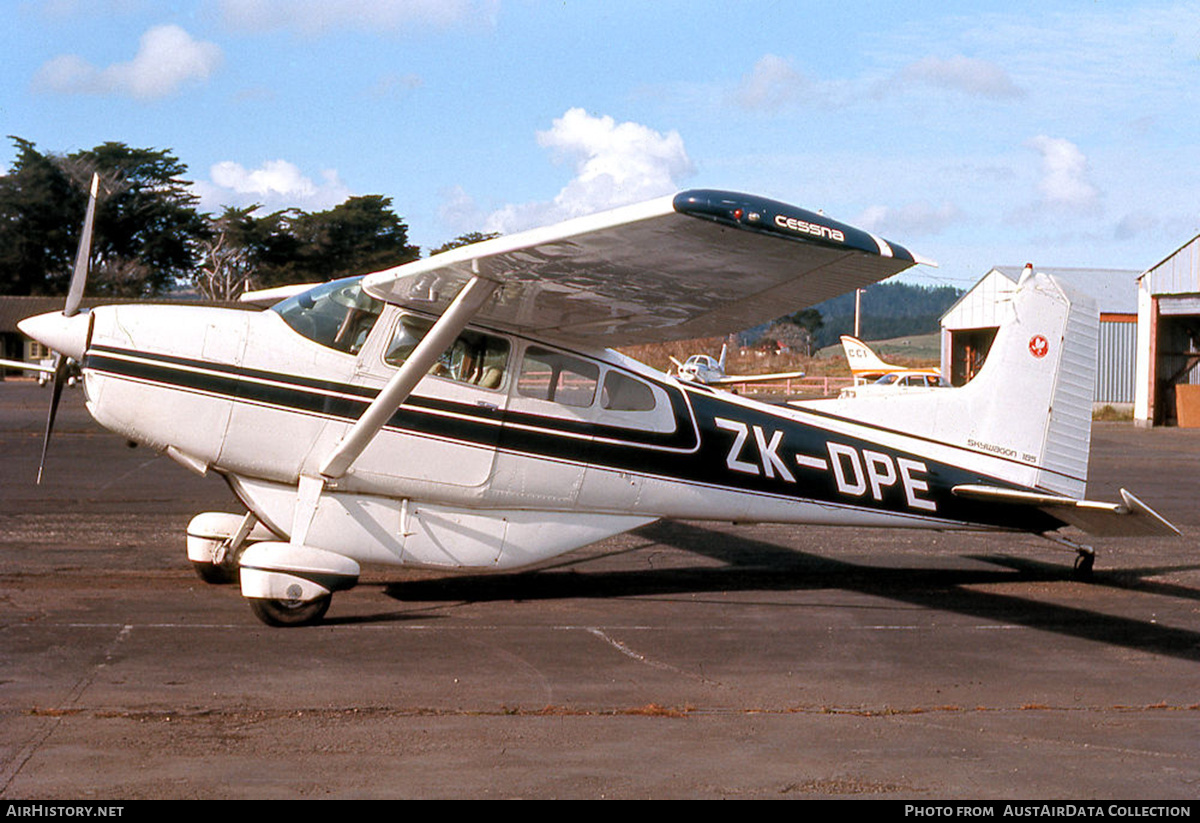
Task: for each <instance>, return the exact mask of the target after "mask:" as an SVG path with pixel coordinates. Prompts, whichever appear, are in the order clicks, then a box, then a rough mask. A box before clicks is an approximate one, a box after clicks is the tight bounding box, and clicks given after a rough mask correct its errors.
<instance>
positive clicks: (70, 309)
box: [37, 174, 100, 486]
mask: <svg viewBox="0 0 1200 823" xmlns="http://www.w3.org/2000/svg"><path fill="white" fill-rule="evenodd" d="M99 192H100V175H99V174H93V175H92V188H91V192H90V193H89V194H88V204H87V213H86V214H85V215H84V218H83V230H82V231H81V232H80V234H79V248H77V249H76V250H75V271H73V272H72V273H71V286H70V288H69V289H68V290H67V302H66V305H64V306H63V317H74V316H75V315H76V314H78V313H79V304H80V303H81V302H82V301H83V289H84V286H85V285H87V275H88V263H89V260H90V258H91V255H92V227H93V225H94V224H95V219H96V196H97V195H98V194H99ZM89 337H90V333H89ZM70 373H71V358H69V357H67V356H66V355H64V354H62V353H61V352H55V353H54V392H53V394H51V396H50V414H49V415H47V416H46V436H45V437H43V438H42V459H41V461H40V462H39V463H38V473H37V484H38V485H39V486H40V485H41V484H42V471H43V470H44V469H45V468H46V452H47V451H48V450H49V449H50V434H51V433H52V432H53V431H54V417H55V415H57V414H58V401H59V400H60V399H62V390H63V386H64V385H66V382H67V378H68V376H69V375H70Z"/></svg>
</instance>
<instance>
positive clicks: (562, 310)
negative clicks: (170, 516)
mask: <svg viewBox="0 0 1200 823" xmlns="http://www.w3.org/2000/svg"><path fill="white" fill-rule="evenodd" d="M81 259H82V260H86V256H83V257H82V258H81ZM917 262H921V261H920V258H918V257H916V256H914V255H913V254H911V253H910V252H908V251H907V250H905V249H904V248H902V247H900V246H897V245H894V244H890V243H887V242H885V241H883V240H880V239H877V238H875V237H874V236H872V235H870V234H867V233H866V232H863V231H860V230H858V229H854V228H852V227H850V226H847V225H844V224H841V223H837V222H835V221H832V220H829V219H827V218H825V217H824V216H821V215H817V214H814V213H811V212H806V211H803V210H801V209H798V208H795V207H793V206H789V205H786V204H783V203H778V202H774V201H770V200H765V199H762V198H758V197H753V196H749V195H742V194H732V193H727V192H718V191H707V190H693V191H685V192H682V193H680V194H678V195H676V196H674V197H665V198H661V199H657V200H653V201H649V202H646V203H642V204H638V205H634V206H629V207H626V208H621V209H616V210H614V211H609V212H605V213H601V214H595V215H592V216H589V217H584V218H579V219H575V220H570V221H567V222H565V223H561V224H558V225H555V226H551V227H548V228H542V229H537V230H533V231H529V232H525V233H522V234H516V235H510V236H506V237H500V238H496V239H493V240H488V241H486V242H482V243H477V244H474V245H471V246H466V247H462V248H459V249H454V250H451V251H447V252H445V253H443V254H439V255H436V256H434V257H430V258H427V259H423V260H419V261H416V262H413V263H408V264H405V265H402V266H398V267H396V268H393V269H388V270H385V271H380V272H376V273H374V274H369V275H367V276H365V277H361V278H350V279H346V280H339V281H334V282H331V283H326V284H323V285H320V286H317V287H316V288H313V289H311V290H309V291H307V292H304V293H302V294H299V295H296V296H294V297H292V298H290V299H287V300H285V301H283V302H281V303H279V304H277V305H276V306H274V307H273V308H272V309H270V310H267V311H263V312H250V311H239V310H231V309H224V308H208V307H192V306H177V305H145V304H143V305H108V306H100V307H97V308H95V309H92V310H91V311H90V312H87V313H80V312H78V298H77V296H76V295H77V294H78V293H80V292H81V291H82V276H78V277H76V278H75V279H76V281H78V282H73V283H72V288H71V295H72V296H71V297H68V300H67V304H66V308H65V310H64V311H63V312H61V313H60V312H51V313H48V314H44V315H39V316H36V317H32V318H27V319H25V320H24V321H22V322H21V328H22V330H24V331H25V332H26V333H27V334H29V335H31V336H32V337H34V338H36V339H37V340H40V341H41V342H43V343H44V344H46V345H47V346H49V347H50V348H51V349H53V350H54V351H56V352H59V353H60V357H61V358H63V359H65V358H66V357H70V358H74V359H75V360H77V361H78V362H79V363H80V364H81V366H82V371H83V376H84V390H85V393H86V398H87V408H88V410H89V412H90V413H91V414H92V416H93V417H94V418H95V419H96V420H97V421H98V422H99V423H100V424H101V425H103V426H105V427H107V428H109V429H111V430H112V431H114V432H116V433H118V434H119V435H121V436H123V437H126V438H130V439H132V440H135V441H137V442H139V443H143V444H146V445H148V446H150V447H152V448H154V449H160V450H162V451H164V452H165V453H166V454H168V455H170V456H171V457H172V458H173V459H175V460H176V461H178V462H179V463H181V464H182V465H184V466H186V467H187V468H189V469H192V470H193V471H196V472H198V473H201V474H204V473H208V472H214V473H216V474H219V475H220V476H222V477H223V478H224V479H225V480H226V481H227V482H228V484H229V487H230V489H231V491H232V492H233V494H234V495H235V496H236V497H237V498H238V500H239V501H241V503H242V504H243V505H244V507H245V508H246V510H247V511H246V513H245V514H241V513H220V512H209V513H205V514H201V515H198V516H197V517H196V518H194V519H193V520H192V522H191V524H190V525H189V527H188V556H189V558H190V559H191V560H192V561H193V563H195V564H196V566H197V568H198V570H199V571H200V572H201V574H202V576H204V577H205V578H206V579H210V580H220V579H240V585H241V592H242V594H243V595H244V596H245V597H247V598H248V599H249V601H250V604H251V607H252V609H253V611H254V613H255V614H256V615H257V616H258V617H259V618H260V619H262V620H263V621H264V622H266V623H268V624H270V625H284V626H286V625H300V624H309V623H314V622H317V621H319V620H321V619H322V617H323V616H324V614H325V613H326V610H327V609H328V607H329V604H330V598H331V595H332V594H333V593H335V592H339V591H342V590H345V589H349V588H351V587H352V586H354V585H355V584H356V582H357V581H358V579H359V574H360V568H361V566H362V565H363V564H390V565H417V566H424V567H435V568H453V569H460V570H474V569H516V568H521V567H525V566H529V565H531V564H535V563H538V562H539V561H543V560H545V559H547V558H551V557H554V556H557V555H560V554H562V553H564V552H568V551H571V550H572V549H575V548H578V547H580V546H584V545H586V544H589V543H593V542H595V541H598V540H602V539H604V538H606V537H609V536H611V535H615V534H618V533H621V532H624V531H627V530H629V529H633V528H636V527H639V526H642V525H644V524H647V523H650V522H653V521H655V520H657V519H659V518H680V519H692V520H719V521H737V522H780V523H795V524H807V523H813V524H825V525H829V524H838V525H847V526H857V527H876V526H894V527H903V528H927V529H985V530H1009V531H1016V532H1032V533H1037V534H1044V535H1048V536H1051V537H1053V536H1054V535H1053V534H1052V533H1053V532H1054V531H1055V530H1057V529H1059V528H1060V527H1063V526H1066V525H1068V524H1070V525H1075V526H1079V527H1082V528H1084V529H1087V530H1089V531H1092V532H1095V533H1100V534H1173V533H1177V532H1176V531H1175V529H1174V527H1172V526H1171V525H1170V524H1169V523H1167V522H1166V521H1165V520H1163V519H1162V518H1161V517H1159V516H1158V515H1157V514H1155V513H1154V512H1153V511H1151V510H1150V509H1149V508H1148V507H1146V506H1145V505H1143V504H1142V503H1141V502H1139V501H1138V500H1137V499H1136V498H1135V497H1133V495H1131V494H1129V493H1128V492H1125V491H1122V493H1121V497H1122V502H1121V503H1117V504H1111V503H1096V502H1091V501H1087V500H1082V499H1080V498H1081V497H1082V493H1083V491H1084V485H1085V478H1086V474H1087V457H1088V445H1089V436H1090V420H1091V418H1090V411H1091V396H1092V389H1091V382H1092V379H1093V377H1092V375H1091V374H1090V373H1089V372H1087V371H1086V370H1083V371H1081V372H1080V373H1073V374H1071V375H1070V377H1071V379H1070V380H1058V379H1057V375H1058V374H1059V372H1060V369H1062V368H1063V367H1064V366H1065V365H1067V364H1091V363H1094V362H1095V357H1094V348H1095V332H1096V328H1097V314H1096V312H1095V308H1094V305H1092V304H1087V303H1085V302H1084V301H1083V300H1082V299H1080V298H1076V297H1074V296H1068V295H1067V293H1066V292H1065V290H1063V289H1062V288H1060V287H1059V286H1058V285H1057V284H1056V283H1055V282H1054V281H1053V280H1051V279H1050V278H1048V277H1044V276H1039V277H1037V278H1033V279H1031V280H1030V281H1029V282H1027V283H1025V284H1023V286H1022V287H1020V288H1018V290H1017V295H1016V296H1015V298H1014V299H1015V300H1017V301H1018V303H1019V310H1018V311H1015V312H1013V313H1012V315H1013V317H1014V320H1013V322H1012V323H1011V324H1009V326H1007V327H1005V328H1003V329H1002V330H1001V331H1000V332H999V334H998V335H997V338H996V342H995V345H994V347H993V350H992V354H991V355H990V356H989V358H988V361H987V364H986V366H985V367H984V369H983V371H982V373H981V374H980V376H979V377H977V378H976V379H975V380H974V381H972V382H971V383H970V384H969V385H967V386H966V387H964V388H961V389H953V390H950V389H948V390H946V391H944V392H933V393H928V394H923V395H921V396H919V397H918V396H913V397H911V398H908V397H900V398H895V401H894V402H899V403H905V401H910V402H909V406H911V408H909V407H906V408H905V409H901V410H900V411H899V412H897V408H896V406H895V405H886V406H880V405H878V404H876V403H874V402H872V401H871V400H865V401H860V402H857V403H855V404H848V403H842V402H841V401H837V400H830V401H822V402H814V403H811V404H809V405H807V406H805V407H802V408H796V407H780V406H771V405H766V404H762V403H757V402H754V401H752V400H748V399H745V398H742V397H738V396H735V395H732V394H728V393H725V392H718V391H714V390H712V389H710V388H707V387H704V386H700V385H696V384H692V383H686V382H681V381H677V380H675V379H673V378H670V377H668V376H666V375H664V374H662V373H660V372H657V371H654V370H653V369H650V368H648V367H646V366H644V365H642V364H640V363H637V362H635V361H633V360H631V359H629V358H627V357H624V356H622V355H621V354H619V353H617V352H615V351H614V350H613V349H612V348H610V347H613V346H621V345H632V344H639V343H647V342H654V341H665V340H676V339H689V338H696V337H711V336H717V335H724V334H728V333H730V332H732V331H734V330H737V329H743V328H748V327H750V326H753V325H755V324H757V323H759V322H762V321H764V320H766V319H770V318H772V317H775V316H777V315H778V313H779V306H781V305H785V306H789V307H796V306H807V305H812V304H815V303H819V302H821V301H822V300H826V299H828V298H830V297H833V296H835V295H836V294H839V293H842V292H845V291H849V290H851V289H854V288H858V287H862V286H865V285H867V284H869V283H871V282H874V281H877V280H881V279H884V278H886V277H890V276H891V275H894V274H896V273H897V272H899V271H902V270H904V269H907V268H909V267H911V266H912V265H914V264H916V263H917ZM85 268H86V264H83V265H82V266H80V267H77V273H79V272H82V271H83V269H85ZM1030 339H1036V340H1046V341H1052V342H1049V343H1048V345H1047V347H1046V348H1045V349H1044V350H1041V349H1039V351H1042V354H1041V355H1040V356H1036V357H1034V356H1031V351H1032V349H1031V347H1030V345H1029V340H1030ZM60 377H61V375H60ZM55 397H57V393H56V395H55ZM53 409H54V403H53V402H52V405H51V421H52V419H53ZM1047 418H1048V419H1047ZM1068 545H1069V546H1070V547H1071V548H1072V549H1073V550H1075V551H1076V552H1077V553H1078V560H1077V566H1080V567H1082V568H1084V569H1088V568H1090V566H1091V563H1092V558H1093V556H1094V555H1093V551H1092V549H1091V548H1090V547H1087V546H1079V545H1077V544H1074V543H1068Z"/></svg>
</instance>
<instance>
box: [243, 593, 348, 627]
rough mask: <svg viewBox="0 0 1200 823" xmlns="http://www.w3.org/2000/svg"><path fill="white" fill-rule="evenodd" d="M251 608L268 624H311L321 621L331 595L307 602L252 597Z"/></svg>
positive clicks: (276, 625) (286, 625)
mask: <svg viewBox="0 0 1200 823" xmlns="http://www.w3.org/2000/svg"><path fill="white" fill-rule="evenodd" d="M248 599H249V600H250V610H251V611H253V612H254V616H255V617H257V618H258V619H259V620H261V621H262V622H264V623H266V624H267V625H268V626H275V627H279V628H287V627H289V626H311V625H313V624H316V623H320V622H321V618H323V617H324V616H325V612H327V611H329V602H330V600H332V599H333V598H332V597H330V596H329V595H326V596H325V597H318V598H317V599H316V600H310V601H308V602H306V603H299V602H297V601H295V600H268V599H266V598H262V597H251V598H248Z"/></svg>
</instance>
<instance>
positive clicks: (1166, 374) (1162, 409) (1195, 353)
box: [1133, 235, 1200, 426]
mask: <svg viewBox="0 0 1200 823" xmlns="http://www.w3.org/2000/svg"><path fill="white" fill-rule="evenodd" d="M1137 284H1138V289H1137V309H1138V340H1137V378H1136V389H1137V392H1136V395H1137V396H1136V399H1135V401H1134V410H1133V416H1134V420H1135V421H1136V422H1138V423H1139V424H1141V425H1145V426H1153V425H1166V424H1171V423H1178V424H1180V425H1200V419H1197V417H1194V416H1193V414H1192V412H1193V411H1196V412H1198V413H1200V397H1195V396H1193V395H1195V394H1196V393H1197V392H1200V368H1198V367H1197V366H1198V364H1200V235H1197V236H1196V237H1193V238H1192V239H1191V240H1190V241H1189V242H1188V243H1185V244H1184V245H1183V246H1182V247H1180V248H1179V249H1177V250H1176V251H1175V252H1173V253H1172V254H1171V255H1170V256H1168V257H1167V258H1166V259H1164V260H1163V261H1161V262H1160V263H1158V264H1156V265H1154V266H1151V267H1150V268H1149V269H1147V270H1146V271H1145V273H1143V274H1142V276H1141V277H1139V278H1138V281H1137ZM1193 386H1195V387H1197V388H1195V389H1193V388H1191V387H1193Z"/></svg>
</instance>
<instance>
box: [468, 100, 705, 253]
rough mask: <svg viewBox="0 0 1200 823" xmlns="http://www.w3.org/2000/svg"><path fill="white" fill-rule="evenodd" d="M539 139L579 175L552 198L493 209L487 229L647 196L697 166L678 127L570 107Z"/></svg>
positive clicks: (508, 228)
mask: <svg viewBox="0 0 1200 823" xmlns="http://www.w3.org/2000/svg"><path fill="white" fill-rule="evenodd" d="M537 140H538V144H539V145H541V146H543V147H545V148H548V149H551V150H553V151H554V153H555V155H556V159H559V160H569V161H570V162H572V163H573V164H574V168H575V176H574V177H573V178H572V179H571V181H570V182H568V183H567V185H566V186H564V187H563V189H562V190H561V191H560V192H559V193H558V195H557V196H555V198H554V199H553V200H552V201H550V202H544V203H526V204H521V205H510V206H506V207H505V208H503V209H501V210H499V211H497V212H494V213H493V214H492V215H491V216H490V217H489V218H488V220H487V223H486V225H485V227H484V229H485V231H500V232H504V233H506V234H507V233H510V232H513V231H519V230H521V229H527V228H532V227H535V226H539V225H546V224H550V223H555V222H558V221H560V220H566V219H568V218H571V217H579V216H581V215H584V214H590V213H592V212H595V211H600V210H602V209H608V208H615V207H617V206H622V205H626V204H628V203H636V202H638V201H641V200H649V199H651V198H653V197H658V196H661V195H664V194H671V193H674V192H675V191H677V190H678V189H679V187H680V186H679V182H678V181H679V180H680V179H682V178H685V177H687V176H688V175H691V174H692V173H693V172H694V171H695V169H694V167H693V165H692V161H691V160H690V159H689V158H688V155H687V152H686V151H685V150H684V147H683V138H682V137H680V136H679V133H678V132H674V131H672V132H668V133H667V134H662V133H660V132H657V131H654V130H653V129H651V128H648V127H647V126H643V125H640V124H638V123H632V122H625V123H617V122H616V121H615V120H614V119H613V118H612V117H608V116H605V117H593V116H592V115H590V114H588V113H587V112H585V111H584V110H583V109H578V108H575V109H570V110H568V111H567V112H566V113H565V114H564V115H563V116H562V117H560V118H558V119H557V120H555V121H554V123H553V125H552V126H551V128H550V129H549V130H548V131H543V132H538V135H537Z"/></svg>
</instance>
